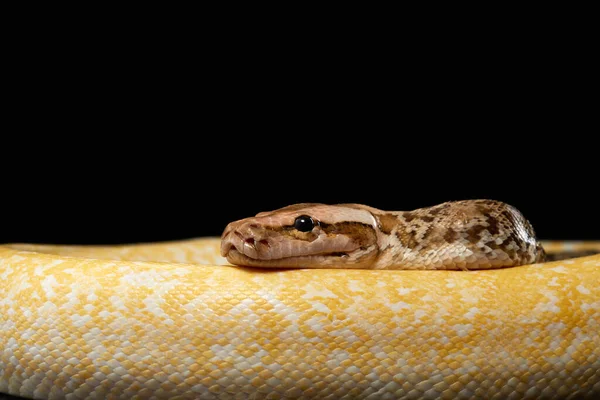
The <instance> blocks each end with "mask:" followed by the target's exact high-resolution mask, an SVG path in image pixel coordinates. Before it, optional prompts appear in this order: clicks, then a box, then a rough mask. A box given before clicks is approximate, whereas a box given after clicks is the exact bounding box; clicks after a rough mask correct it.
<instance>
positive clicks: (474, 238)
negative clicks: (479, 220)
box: [466, 224, 485, 244]
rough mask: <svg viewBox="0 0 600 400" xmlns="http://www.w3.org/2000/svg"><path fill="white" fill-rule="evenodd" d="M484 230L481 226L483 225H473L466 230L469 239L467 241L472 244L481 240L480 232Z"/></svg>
mask: <svg viewBox="0 0 600 400" xmlns="http://www.w3.org/2000/svg"><path fill="white" fill-rule="evenodd" d="M484 230H485V226H483V225H479V224H477V225H473V226H472V227H470V228H469V229H467V231H466V234H467V240H469V242H471V243H473V244H475V243H477V242H479V241H480V240H481V235H480V233H481V232H482V231H484Z"/></svg>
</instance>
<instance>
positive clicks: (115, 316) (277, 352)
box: [0, 238, 600, 399]
mask: <svg viewBox="0 0 600 400" xmlns="http://www.w3.org/2000/svg"><path fill="white" fill-rule="evenodd" d="M544 247H545V248H546V250H547V251H548V252H554V251H561V250H590V249H600V243H581V244H576V243H566V244H564V243H544ZM219 250H220V241H219V239H218V238H206V239H197V240H190V241H181V242H170V243H155V244H146V245H131V246H94V247H85V246H49V245H46V246H44V245H24V244H19V245H5V246H0V393H7V394H12V395H17V396H22V397H25V398H36V399H84V398H86V399H87V398H89V399H402V398H406V399H525V398H536V399H570V398H577V399H579V398H589V399H597V398H599V396H600V334H599V332H600V287H599V285H598V282H599V281H600V255H596V256H589V257H583V258H577V259H567V260H560V261H557V262H547V263H538V264H532V265H526V266H520V267H514V268H506V269H495V270H480V271H468V272H464V271H444V270H442V271H403V270H378V271H375V270H354V269H291V270H281V269H270V270H267V269H251V268H241V267H235V266H231V265H228V263H227V261H226V260H225V259H224V258H222V257H220V256H219Z"/></svg>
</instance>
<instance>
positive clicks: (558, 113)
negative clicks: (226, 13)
mask: <svg viewBox="0 0 600 400" xmlns="http://www.w3.org/2000/svg"><path fill="white" fill-rule="evenodd" d="M40 40H43V39H40ZM440 40H441V39H440ZM99 41H100V40H99ZM145 43H146V45H145V46H143V45H142V44H141V43H137V44H136V46H130V47H128V46H124V47H123V48H119V47H115V48H110V49H109V48H106V49H104V50H103V49H99V48H98V47H95V48H94V51H89V52H86V51H85V49H83V48H79V49H78V52H77V57H76V59H77V62H76V63H66V62H65V60H73V58H69V57H70V56H72V54H70V53H69V51H65V52H62V53H61V52H60V51H58V50H57V49H56V48H54V49H53V51H52V52H45V51H46V50H47V47H44V45H43V44H42V45H40V47H39V48H38V49H36V51H39V52H41V53H40V54H41V55H40V63H41V64H31V63H23V64H22V65H16V66H15V75H14V76H15V79H13V80H12V83H13V84H14V85H13V86H11V87H10V88H9V89H11V90H10V91H9V95H8V98H10V100H11V101H10V102H9V104H8V105H7V106H6V108H5V115H6V116H7V120H6V123H5V129H4V131H5V135H4V138H3V142H2V148H1V149H0V151H1V152H0V154H1V159H2V163H3V165H2V184H1V186H0V206H1V210H3V216H2V218H1V220H0V224H1V226H0V242H1V243H6V242H32V243H72V244H111V243H115V244H116V243H135V242H151V241H163V240H179V239H187V238H193V237H200V236H207V235H208V236H215V235H220V234H221V232H222V230H223V228H224V227H225V225H226V224H227V223H228V222H229V221H232V220H235V219H238V218H243V217H246V216H250V215H254V214H256V213H257V212H259V211H264V210H269V209H274V208H278V207H282V206H285V205H288V204H292V203H296V202H322V203H339V202H357V203H363V204H368V205H371V206H373V207H377V208H381V209H387V210H410V209H415V208H419V207H426V206H430V205H434V204H437V203H440V202H444V201H448V200H459V199H469V198H491V199H497V200H502V201H506V202H508V203H510V204H512V205H514V206H515V207H517V208H518V209H519V210H521V211H522V212H523V213H524V215H525V216H526V217H527V218H528V219H529V220H530V221H531V222H532V224H533V225H534V227H535V229H536V231H537V233H538V236H539V237H541V238H542V239H559V240H567V239H570V240H586V239H587V240H593V239H595V240H598V239H600V229H599V228H598V225H599V222H600V220H599V216H598V212H597V208H598V198H597V194H596V190H597V187H598V171H599V169H598V145H597V143H596V140H597V135H598V131H599V130H598V123H597V109H596V108H595V106H594V102H593V101H592V98H590V95H592V94H593V96H595V95H596V93H597V92H595V91H594V90H593V86H592V84H591V81H590V79H591V77H592V76H594V75H595V72H594V71H592V70H591V69H590V67H589V65H591V64H590V63H589V62H588V60H586V57H587V56H586V54H588V53H587V52H583V51H581V49H576V48H575V47H574V46H573V44H572V43H571V42H561V41H560V40H556V41H549V42H548V43H547V44H546V47H544V46H542V45H538V46H536V47H535V48H532V47H530V46H522V47H518V46H515V47H511V46H504V45H503V44H502V41H501V40H499V41H498V42H496V45H497V46H496V47H494V48H487V47H485V48H484V47H477V46H475V47H472V46H467V47H466V48H464V49H463V50H462V51H461V50H460V49H457V48H456V47H452V46H450V45H449V44H448V46H445V45H444V44H443V43H438V45H437V47H436V48H435V49H432V48H428V50H427V51H424V50H422V51H420V50H419V49H418V48H413V49H405V51H406V52H404V53H402V54H396V53H393V52H392V53H391V52H390V51H389V49H386V48H385V47H379V48H374V47H370V46H371V45H369V46H367V45H366V44H364V46H363V47H362V50H361V51H360V53H356V52H357V51H358V50H357V49H356V47H353V46H359V47H360V44H357V43H354V44H352V43H350V42H348V43H346V47H344V46H343V45H342V44H339V46H341V47H335V49H333V47H327V46H324V47H323V48H319V49H304V50H299V49H298V48H296V49H295V51H291V50H289V51H286V50H285V49H284V48H282V47H269V46H267V47H265V48H263V49H257V48H252V47H251V46H244V45H240V46H239V47H236V48H235V49H231V48H226V47H223V46H220V47H219V45H214V46H212V47H211V46H210V45H209V44H207V43H206V42H203V46H204V47H202V51H197V52H191V51H189V47H186V46H188V45H190V43H193V42H186V43H184V44H181V45H180V46H175V45H174V44H173V43H172V42H170V43H167V44H163V45H162V46H161V44H160V43H154V42H152V43H151V41H147V42H145ZM350 44H352V46H351V45H350ZM157 46H158V48H157ZM92 47H93V46H92ZM251 49H253V50H251ZM327 49H329V50H327ZM486 49H487V50H486ZM226 50H227V51H226ZM384 50H385V51H384ZM98 52H100V53H98ZM407 52H408V53H407ZM99 54H100V55H102V56H100V55H99ZM157 54H160V55H161V57H157V56H156V55H157ZM357 54H359V55H360V57H358V56H357ZM557 54H560V57H558V56H557ZM417 56H418V57H417ZM61 57H64V58H61ZM40 65H42V66H40ZM17 69H18V70H19V71H18V74H17V72H16V70H17Z"/></svg>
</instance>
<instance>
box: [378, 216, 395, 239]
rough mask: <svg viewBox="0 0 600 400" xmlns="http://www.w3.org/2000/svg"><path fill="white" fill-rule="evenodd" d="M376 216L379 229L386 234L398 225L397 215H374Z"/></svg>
mask: <svg viewBox="0 0 600 400" xmlns="http://www.w3.org/2000/svg"><path fill="white" fill-rule="evenodd" d="M376 218H377V221H378V222H379V229H380V230H381V232H383V233H385V234H386V235H389V234H390V233H392V230H393V229H394V228H395V227H397V226H398V217H397V216H396V215H394V214H381V215H376Z"/></svg>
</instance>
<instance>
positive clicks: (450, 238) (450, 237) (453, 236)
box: [444, 228, 460, 243]
mask: <svg viewBox="0 0 600 400" xmlns="http://www.w3.org/2000/svg"><path fill="white" fill-rule="evenodd" d="M459 237H460V234H459V233H458V232H457V231H455V230H454V229H452V228H448V230H447V231H446V233H445V234H444V240H445V241H446V242H448V243H453V242H454V241H455V240H458V238H459Z"/></svg>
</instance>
